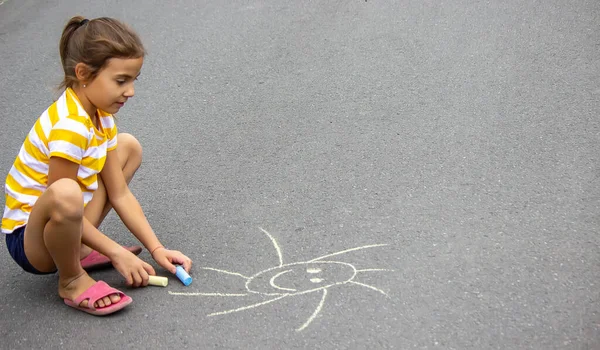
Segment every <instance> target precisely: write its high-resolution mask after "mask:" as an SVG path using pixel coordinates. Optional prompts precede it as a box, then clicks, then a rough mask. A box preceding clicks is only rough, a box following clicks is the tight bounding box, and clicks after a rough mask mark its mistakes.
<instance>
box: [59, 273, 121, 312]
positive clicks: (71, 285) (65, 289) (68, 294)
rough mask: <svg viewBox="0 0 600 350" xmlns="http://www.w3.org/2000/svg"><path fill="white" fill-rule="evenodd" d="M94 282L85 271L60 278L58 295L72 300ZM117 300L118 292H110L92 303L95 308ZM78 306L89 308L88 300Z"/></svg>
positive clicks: (119, 298)
mask: <svg viewBox="0 0 600 350" xmlns="http://www.w3.org/2000/svg"><path fill="white" fill-rule="evenodd" d="M94 283H96V281H95V280H94V279H93V278H91V277H90V276H89V275H88V274H87V273H85V272H83V273H82V274H81V275H79V276H78V277H75V278H71V279H70V280H63V279H60V280H59V282H58V295H59V296H60V297H61V298H63V299H69V300H71V301H73V300H75V299H76V298H77V297H78V296H80V295H81V294H83V293H84V292H85V291H86V290H87V289H88V288H90V287H91V286H93V285H94ZM119 300H121V297H120V296H119V294H111V295H109V296H106V297H104V298H102V299H99V300H98V301H96V303H94V307H95V308H96V309H99V308H103V307H107V306H110V305H111V304H114V303H118V302H119ZM79 306H81V307H85V308H89V307H88V301H87V300H84V301H82V302H81V304H79Z"/></svg>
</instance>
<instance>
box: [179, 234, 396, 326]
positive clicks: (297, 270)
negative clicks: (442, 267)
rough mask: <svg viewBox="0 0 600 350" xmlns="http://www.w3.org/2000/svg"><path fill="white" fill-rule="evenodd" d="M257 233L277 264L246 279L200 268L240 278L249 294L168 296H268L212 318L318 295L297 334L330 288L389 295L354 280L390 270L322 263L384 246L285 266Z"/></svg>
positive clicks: (204, 268) (236, 274)
mask: <svg viewBox="0 0 600 350" xmlns="http://www.w3.org/2000/svg"><path fill="white" fill-rule="evenodd" d="M260 230H261V231H262V232H263V233H264V234H266V235H267V236H268V237H269V239H270V240H271V242H272V243H273V246H274V247H275V251H276V252H277V257H278V258H279V265H277V266H274V267H271V268H268V269H266V270H263V271H260V272H258V273H257V274H255V275H253V276H245V275H242V274H241V273H237V272H231V271H226V270H222V269H216V268H212V267H200V269H202V270H210V271H215V272H219V273H223V274H228V275H233V276H237V277H239V278H242V279H244V281H245V287H246V290H247V291H248V293H238V294H234V293H195V292H192V293H188V292H171V291H169V294H171V295H177V296H204V297H244V296H249V295H253V294H259V295H264V296H268V297H272V298H271V299H268V300H265V301H263V302H260V303H256V304H252V305H247V306H243V307H239V308H236V309H231V310H225V311H219V312H213V313H211V314H208V316H209V317H213V316H221V315H226V314H231V313H235V312H240V311H244V310H249V309H253V308H256V307H259V306H262V305H267V304H270V303H273V302H275V301H278V300H281V299H283V298H287V297H293V296H298V295H303V294H308V293H314V292H321V294H322V296H321V301H320V302H319V305H317V307H316V309H315V311H314V312H313V313H312V315H310V317H309V318H308V319H307V320H306V322H304V324H302V325H301V326H300V327H298V328H297V329H296V331H297V332H301V331H303V330H304V329H306V327H308V326H309V325H310V324H311V322H313V320H314V319H315V318H316V317H317V315H319V313H320V312H321V309H322V308H323V305H324V304H325V299H326V298H327V293H328V292H327V291H328V289H329V288H331V287H335V286H342V285H354V286H360V287H365V288H368V289H370V290H373V291H375V292H378V293H380V294H382V295H384V296H385V297H388V295H387V294H386V293H385V292H384V291H382V290H381V289H379V288H376V287H374V286H371V285H368V284H365V283H361V282H358V281H355V280H354V278H355V277H356V275H357V274H358V273H365V272H373V271H393V270H389V269H356V268H355V267H354V265H352V264H349V263H345V262H341V261H331V260H323V259H326V258H330V257H332V256H336V255H340V254H345V253H349V252H352V251H356V250H361V249H368V248H375V247H383V246H387V244H372V245H366V246H362V247H355V248H350V249H346V250H342V251H339V252H335V253H331V254H327V255H323V256H320V257H318V258H315V259H311V260H308V261H302V262H294V263H288V264H284V262H283V255H282V253H281V249H280V248H279V244H277V241H276V240H275V238H273V236H272V235H271V234H270V233H269V232H267V231H265V230H264V229H263V228H260Z"/></svg>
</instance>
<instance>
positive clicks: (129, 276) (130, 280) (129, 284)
mask: <svg viewBox="0 0 600 350" xmlns="http://www.w3.org/2000/svg"><path fill="white" fill-rule="evenodd" d="M125 281H127V285H128V286H130V287H131V286H132V285H133V277H132V276H131V273H128V274H127V276H125Z"/></svg>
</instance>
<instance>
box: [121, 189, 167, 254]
mask: <svg viewBox="0 0 600 350" xmlns="http://www.w3.org/2000/svg"><path fill="white" fill-rule="evenodd" d="M110 203H111V205H112V207H113V208H114V209H115V212H116V213H117V215H119V217H120V218H121V220H122V221H123V224H125V226H126V227H127V229H129V231H131V233H133V235H134V236H135V237H136V238H137V239H138V240H139V241H140V242H141V243H142V244H143V245H144V246H145V247H146V249H148V250H149V251H151V252H152V251H153V250H154V249H156V248H157V247H160V246H162V244H161V243H160V241H159V240H158V238H157V237H156V234H155V233H154V231H153V230H152V227H150V224H149V223H148V220H147V219H146V216H145V215H144V212H143V211H142V207H141V206H140V203H139V202H138V200H137V199H136V198H135V196H134V195H133V194H132V193H131V192H129V191H128V192H127V194H125V195H123V196H121V197H119V198H118V199H115V200H111V201H110Z"/></svg>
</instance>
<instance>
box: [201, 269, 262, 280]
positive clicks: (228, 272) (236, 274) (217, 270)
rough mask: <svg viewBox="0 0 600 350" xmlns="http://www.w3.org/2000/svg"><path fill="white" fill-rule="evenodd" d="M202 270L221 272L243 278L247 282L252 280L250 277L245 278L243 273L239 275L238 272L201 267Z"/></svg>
mask: <svg viewBox="0 0 600 350" xmlns="http://www.w3.org/2000/svg"><path fill="white" fill-rule="evenodd" d="M200 269H201V270H210V271H216V272H221V273H225V274H228V275H233V276H238V277H241V278H243V279H246V280H247V279H250V277H248V276H244V275H242V274H241V273H237V272H230V271H226V270H220V269H215V268H212V267H200Z"/></svg>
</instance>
